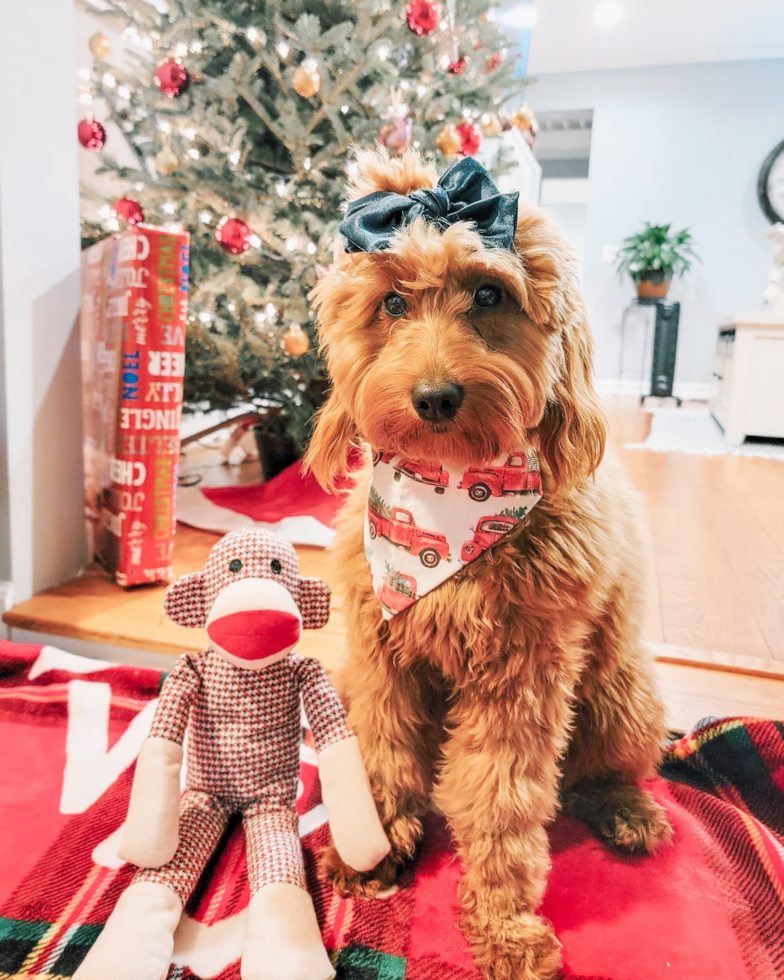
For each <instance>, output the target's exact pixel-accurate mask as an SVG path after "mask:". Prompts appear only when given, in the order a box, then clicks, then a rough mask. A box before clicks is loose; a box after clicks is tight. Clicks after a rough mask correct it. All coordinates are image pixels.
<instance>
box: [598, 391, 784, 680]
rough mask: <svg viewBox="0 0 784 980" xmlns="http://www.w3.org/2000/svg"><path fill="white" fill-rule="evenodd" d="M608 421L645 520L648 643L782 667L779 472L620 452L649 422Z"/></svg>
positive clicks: (778, 465) (619, 414) (758, 464)
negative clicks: (640, 500)
mask: <svg viewBox="0 0 784 980" xmlns="http://www.w3.org/2000/svg"><path fill="white" fill-rule="evenodd" d="M610 417H611V437H612V441H613V443H614V445H615V447H616V449H617V450H618V451H620V453H621V455H622V457H623V460H624V463H625V465H626V467H627V469H628V471H629V473H630V474H631V477H632V479H633V481H634V483H635V486H636V487H637V489H638V490H639V491H640V492H641V493H642V495H643V497H644V499H645V503H646V506H647V510H648V515H649V520H650V529H651V539H652V543H653V563H652V564H651V566H650V585H651V588H650V602H649V607H648V618H647V624H646V637H647V638H648V639H649V640H651V641H654V642H660V643H667V644H672V645H674V646H683V647H691V648H695V649H698V650H717V651H724V652H728V653H734V654H740V655H742V656H745V657H755V658H771V659H774V660H778V661H781V662H782V663H784V463H782V462H780V461H776V460H767V459H752V458H747V457H741V456H695V455H689V454H686V453H652V452H646V451H639V450H629V449H623V444H624V443H629V442H637V441H643V440H644V438H645V436H646V435H647V431H646V429H647V427H648V426H649V424H650V415H649V414H647V413H644V412H640V411H639V410H638V409H637V408H636V407H629V406H628V405H624V404H618V403H616V404H614V405H612V406H611V408H610Z"/></svg>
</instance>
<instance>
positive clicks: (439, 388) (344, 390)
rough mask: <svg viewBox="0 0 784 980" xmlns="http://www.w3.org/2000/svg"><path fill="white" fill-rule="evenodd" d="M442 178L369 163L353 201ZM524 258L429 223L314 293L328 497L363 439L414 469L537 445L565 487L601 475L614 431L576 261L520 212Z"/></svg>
mask: <svg viewBox="0 0 784 980" xmlns="http://www.w3.org/2000/svg"><path fill="white" fill-rule="evenodd" d="M434 184H435V175H434V174H433V173H432V171H431V170H430V169H428V168H426V167H425V166H424V165H423V164H422V163H421V161H420V160H419V158H418V157H417V156H416V155H414V154H406V155H405V156H404V157H403V158H401V159H396V160H390V159H388V158H387V156H386V155H385V154H382V153H373V154H369V155H367V156H365V158H364V159H363V160H362V161H361V163H360V173H359V177H358V179H357V181H356V183H355V186H354V194H353V196H354V197H360V196H362V195H364V194H367V193H370V192H372V191H376V190H391V191H394V192H396V193H399V194H409V193H411V192H412V191H413V190H416V189H417V188H420V187H432V186H433V185H434ZM515 246H516V247H515V250H514V251H507V250H502V249H492V248H486V247H485V246H484V245H483V243H482V239H481V237H480V236H479V234H478V233H477V232H476V231H474V230H472V228H471V226H469V225H467V224H465V223H458V224H455V225H452V226H451V227H449V228H447V229H446V230H445V231H444V232H440V231H439V230H438V229H437V228H436V227H435V226H434V225H433V224H430V223H426V222H425V221H423V220H421V219H418V220H417V221H415V222H413V223H412V224H411V225H409V226H408V227H406V228H403V229H402V230H401V231H399V232H398V233H397V235H396V236H395V238H394V240H393V245H392V247H391V248H390V249H389V250H387V251H383V252H376V253H373V254H365V253H362V252H359V253H351V254H345V255H343V256H342V257H341V258H340V260H339V261H338V262H337V263H336V265H335V266H333V268H332V269H331V270H330V271H329V272H328V273H327V274H326V276H325V277H324V278H323V279H322V280H321V282H320V283H319V284H318V286H317V287H316V288H315V290H314V293H313V297H314V301H315V303H316V306H317V308H318V311H319V334H320V339H321V342H322V344H323V346H324V349H325V351H326V358H327V367H328V370H329V374H330V376H331V379H332V384H333V390H332V393H331V395H330V398H329V401H328V402H327V404H326V406H325V407H324V409H323V410H322V413H321V416H320V418H319V422H318V426H317V429H316V432H315V434H314V437H313V440H312V442H311V446H310V449H309V453H308V462H309V464H310V466H311V467H312V468H313V470H314V472H315V474H316V476H317V477H318V478H319V480H320V481H321V482H322V483H324V484H325V485H331V484H332V483H333V482H334V480H335V478H336V477H337V476H338V474H339V473H340V472H341V471H342V469H343V467H344V465H345V455H346V451H347V448H348V444H349V442H350V441H351V439H353V438H356V437H357V435H359V437H361V438H364V439H366V440H367V441H368V442H369V443H370V444H371V445H372V446H373V447H374V448H383V449H386V450H390V451H394V452H396V453H403V454H405V455H406V456H408V457H409V458H414V459H419V460H428V461H432V460H437V461H440V462H446V463H455V464H470V463H478V462H483V461H486V460H489V459H494V458H496V457H498V456H501V455H503V454H505V453H510V452H512V451H514V450H516V449H519V448H520V447H521V446H522V445H524V444H525V443H526V442H527V441H533V442H534V443H536V444H538V445H539V448H540V450H541V453H542V455H543V457H544V461H545V463H546V464H547V465H548V467H549V470H550V472H551V473H552V475H553V479H554V483H555V484H559V485H566V484H568V485H571V484H573V483H574V482H576V481H578V480H579V479H581V478H584V477H585V475H587V474H588V473H590V472H592V471H593V469H595V467H596V465H597V464H598V462H599V460H600V458H601V454H602V452H603V447H604V423H603V420H602V417H601V413H600V411H599V409H598V406H597V404H596V399H595V396H594V393H593V390H592V387H591V370H592V353H591V337H590V331H589V328H588V325H587V323H586V321H585V316H584V312H583V307H582V301H581V298H580V296H579V294H578V292H577V289H576V286H575V284H574V281H573V273H572V260H571V258H570V255H569V253H568V249H567V248H566V246H565V245H564V244H563V242H562V240H561V239H560V237H559V236H558V234H557V232H556V231H555V230H554V229H553V228H552V227H551V226H550V224H549V222H548V220H547V219H546V218H545V216H544V215H543V214H542V213H541V212H539V211H536V210H533V209H524V208H523V209H521V214H520V217H519V219H518V227H517V234H516V240H515Z"/></svg>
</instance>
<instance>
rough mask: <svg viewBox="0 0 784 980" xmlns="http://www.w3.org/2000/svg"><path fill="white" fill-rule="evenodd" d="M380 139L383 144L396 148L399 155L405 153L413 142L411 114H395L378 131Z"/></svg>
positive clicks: (392, 148) (391, 148)
mask: <svg viewBox="0 0 784 980" xmlns="http://www.w3.org/2000/svg"><path fill="white" fill-rule="evenodd" d="M378 141H379V143H380V144H381V145H382V146H386V147H387V148H388V149H390V150H394V151H395V153H397V155H398V156H400V154H401V153H405V151H406V150H407V149H408V144H409V143H410V142H411V116H395V117H394V119H392V121H391V122H388V123H385V124H384V125H383V126H382V127H381V129H379V131H378Z"/></svg>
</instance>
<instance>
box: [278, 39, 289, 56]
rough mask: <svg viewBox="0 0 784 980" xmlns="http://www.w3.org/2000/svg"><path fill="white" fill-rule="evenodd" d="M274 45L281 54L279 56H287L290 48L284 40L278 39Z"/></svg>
mask: <svg viewBox="0 0 784 980" xmlns="http://www.w3.org/2000/svg"><path fill="white" fill-rule="evenodd" d="M276 47H277V52H278V54H279V55H280V56H281V58H288V56H289V51H290V50H291V48H290V47H289V46H288V43H287V42H286V41H278V43H277V45H276Z"/></svg>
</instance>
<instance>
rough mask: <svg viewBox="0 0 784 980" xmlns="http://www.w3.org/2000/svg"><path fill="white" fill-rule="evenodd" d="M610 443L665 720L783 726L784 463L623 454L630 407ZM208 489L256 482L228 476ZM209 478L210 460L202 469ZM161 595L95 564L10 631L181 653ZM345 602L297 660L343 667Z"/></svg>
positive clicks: (634, 419) (193, 543)
mask: <svg viewBox="0 0 784 980" xmlns="http://www.w3.org/2000/svg"><path fill="white" fill-rule="evenodd" d="M608 411H609V415H610V424H611V428H610V433H611V442H612V444H613V446H614V449H615V450H616V451H618V452H620V454H621V455H622V457H623V459H624V461H625V463H626V466H627V467H628V469H629V472H630V473H631V476H632V479H633V481H634V483H635V485H636V486H637V488H638V489H639V490H640V492H641V493H642V495H643V498H644V500H645V504H646V507H647V511H648V515H649V520H650V526H651V536H652V541H653V548H652V557H651V561H650V570H649V574H650V580H651V589H650V596H651V598H650V603H649V608H648V615H647V621H646V627H645V635H646V639H647V640H648V641H649V642H650V643H651V645H652V648H653V650H654V653H655V655H656V659H657V671H658V674H659V681H660V684H661V686H662V690H663V692H664V695H665V701H666V703H667V707H668V713H669V720H670V725H671V727H673V728H674V729H685V728H688V727H690V726H691V725H692V724H693V723H695V722H696V721H697V720H698V719H699V718H700V717H703V716H705V715H709V714H716V715H722V714H740V713H743V714H760V715H764V716H767V717H784V463H780V462H774V461H769V460H762V459H748V458H745V457H733V456H720V457H708V456H693V455H685V454H677V453H667V454H664V453H652V452H648V451H640V450H629V449H624V448H623V446H624V444H625V443H630V442H641V441H643V440H644V439H645V437H646V435H647V432H648V429H649V427H650V415H648V414H646V413H645V412H641V411H640V410H639V408H638V406H637V405H636V404H635V403H629V402H620V401H616V402H615V403H612V404H610V405H609V406H608ZM217 464H218V458H217V457H215V465H214V466H212V467H211V469H212V472H211V473H207V479H208V481H209V482H210V483H213V484H215V483H218V482H226V481H227V480H237V479H240V480H242V481H243V482H245V481H247V480H248V479H252V478H253V476H254V474H255V470H254V467H253V465H252V464H246V465H245V466H244V467H242V468H241V470H240V471H239V473H238V472H236V471H235V472H232V470H231V469H226V468H225V467H220V466H219V465H217ZM209 469H210V465H209V459H207V470H209ZM216 539H217V535H213V534H209V533H206V532H203V531H196V530H193V529H191V528H186V527H181V528H180V529H179V531H178V535H177V544H176V547H175V556H174V569H175V574H177V575H180V574H182V573H184V572H186V571H192V570H194V569H197V568H200V567H201V566H202V564H203V563H204V559H205V557H206V553H207V551H208V550H209V548H210V547H211V546H212V544H213V543H214V542H215V540H216ZM297 550H298V551H299V554H300V560H301V564H302V572H303V574H306V575H319V576H321V577H323V578H325V579H327V580H329V578H330V571H331V569H330V563H331V558H330V555H329V553H328V552H324V551H323V550H322V549H319V548H311V547H299V548H298V549H297ZM163 591H164V588H163V587H162V586H149V587H143V588H138V589H133V590H128V591H126V590H124V589H121V588H119V587H118V586H116V585H115V584H114V583H113V582H112V581H111V579H110V578H109V576H108V575H107V574H106V573H105V572H103V571H102V570H101V569H99V568H93V569H90V570H89V571H88V572H87V573H86V574H85V575H83V576H80V577H79V578H76V579H73V580H72V581H70V582H67V583H65V584H64V585H61V586H58V587H57V588H54V589H50V590H48V591H47V592H44V593H41V594H40V595H37V596H35V597H33V598H32V599H29V600H28V601H26V602H23V603H20V604H19V605H17V606H16V607H14V609H12V610H11V611H10V612H9V613H7V614H6V615H5V617H4V618H5V621H6V623H7V624H8V625H9V626H11V627H13V628H15V629H23V630H32V631H34V632H36V633H47V634H54V635H55V636H70V637H76V638H78V639H83V640H92V641H95V642H98V643H105V644H110V645H115V646H126V647H134V648H141V649H146V650H152V651H159V652H162V653H167V654H173V655H176V654H179V653H180V652H182V651H183V650H191V649H196V648H198V647H199V646H200V645H201V644H202V636H201V635H200V633H199V631H196V630H186V629H184V628H182V627H178V626H175V625H174V624H172V623H171V622H169V621H168V620H166V619H165V618H164V616H163ZM344 648H345V624H344V620H343V615H342V609H341V600H340V597H339V596H336V597H335V600H334V602H333V611H332V616H331V619H330V622H329V624H328V625H327V627H326V628H325V629H324V630H320V631H318V632H306V633H305V634H304V636H303V641H302V643H301V645H300V650H301V652H302V653H304V654H306V655H308V656H314V657H318V658H319V659H320V660H322V661H323V662H324V663H325V664H326V666H327V667H328V668H334V667H336V666H337V665H338V664H339V663H340V662H341V660H342V658H343V654H344Z"/></svg>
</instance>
